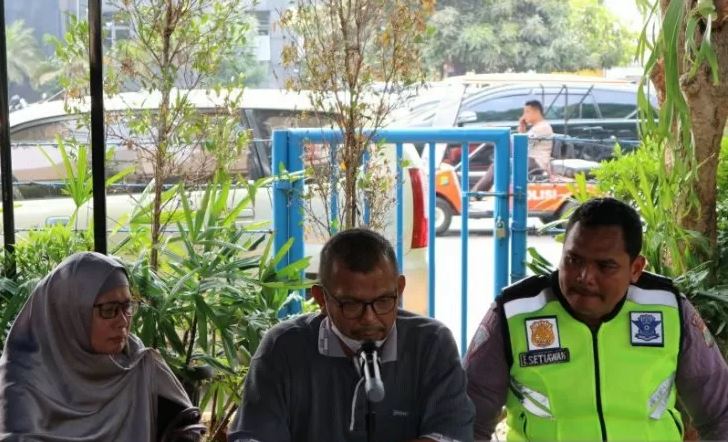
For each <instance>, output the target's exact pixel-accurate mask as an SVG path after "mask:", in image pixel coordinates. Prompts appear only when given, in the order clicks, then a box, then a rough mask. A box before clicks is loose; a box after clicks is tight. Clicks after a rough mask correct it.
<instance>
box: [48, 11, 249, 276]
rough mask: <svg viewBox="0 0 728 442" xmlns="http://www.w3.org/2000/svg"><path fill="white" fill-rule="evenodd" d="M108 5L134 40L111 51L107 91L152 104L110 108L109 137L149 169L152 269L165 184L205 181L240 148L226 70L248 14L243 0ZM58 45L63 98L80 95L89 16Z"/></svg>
mask: <svg viewBox="0 0 728 442" xmlns="http://www.w3.org/2000/svg"><path fill="white" fill-rule="evenodd" d="M109 6H110V7H111V8H113V9H115V10H116V11H117V12H116V14H115V19H117V20H120V21H123V22H125V23H126V24H128V26H129V28H130V34H131V37H130V38H129V39H127V40H122V41H119V42H117V44H116V45H115V46H114V47H112V48H107V51H106V56H105V60H104V62H105V68H106V71H105V85H104V88H105V92H106V93H107V94H109V95H115V94H117V93H119V92H122V91H125V90H140V91H144V92H147V93H148V94H149V100H150V101H152V100H153V101H155V102H157V104H158V107H157V108H155V109H151V108H148V109H139V107H145V106H143V103H134V104H132V103H129V110H128V111H126V112H122V113H121V114H117V115H107V122H108V131H109V133H108V135H110V136H113V137H115V138H116V139H117V140H119V144H121V145H123V146H125V147H126V148H128V149H132V150H134V151H135V152H137V153H138V158H139V159H140V160H141V162H142V163H143V164H145V165H148V166H149V168H150V169H151V174H149V175H147V174H145V172H144V171H143V170H140V171H138V175H139V177H140V178H141V179H146V180H150V181H151V183H152V186H153V192H152V195H153V197H152V204H151V210H150V218H151V229H150V263H151V266H152V268H154V269H156V268H158V266H159V251H158V245H159V243H160V241H161V238H162V236H161V235H162V232H163V231H164V228H165V226H166V224H167V223H168V222H169V218H168V217H165V210H166V209H169V208H170V207H169V204H170V201H171V200H170V199H165V198H164V196H163V193H164V190H165V185H166V184H167V183H169V182H170V181H171V180H179V179H182V180H192V181H203V180H207V179H209V177H210V176H212V174H213V173H214V171H215V169H216V168H217V167H218V166H219V167H222V166H226V165H228V164H230V163H232V161H233V160H234V159H236V158H237V157H238V156H239V155H240V153H241V152H242V149H243V147H244V146H245V145H246V142H247V137H246V134H245V133H242V132H240V131H238V130H236V128H237V123H238V119H239V111H238V108H239V106H238V103H239V100H240V97H241V95H242V89H241V88H242V83H243V79H244V74H242V73H239V74H237V75H231V72H230V71H229V67H230V66H235V64H234V59H235V58H236V57H238V56H239V55H240V53H241V48H244V47H245V44H246V35H247V33H248V30H249V28H250V24H251V21H250V19H249V17H248V16H247V15H246V11H245V8H243V7H242V5H241V2H240V1H239V0H112V1H110V2H109ZM57 47H58V49H59V50H58V53H59V57H58V58H59V60H60V61H61V63H62V65H63V66H64V69H65V75H64V77H63V78H62V80H61V85H62V86H63V87H64V89H65V92H66V96H67V97H69V98H81V97H84V96H85V95H86V94H87V89H86V87H87V85H88V72H89V70H88V66H87V62H86V61H84V60H85V58H87V56H86V54H87V52H86V51H87V47H88V25H87V23H85V22H76V23H75V25H74V26H73V28H72V30H71V32H69V34H68V35H67V36H66V37H65V41H64V42H59V43H57ZM194 89H206V90H207V91H208V95H209V96H210V99H211V101H212V102H214V103H215V109H213V110H206V111H201V110H200V109H198V108H197V107H196V106H195V104H194V103H193V102H192V95H191V93H192V91H193V90H194ZM140 104H142V106H140ZM134 107H136V108H137V109H133V108H134ZM116 119H123V121H124V126H125V128H124V129H123V130H121V131H117V132H116V133H114V130H115V129H114V128H115V127H118V126H117V125H115V124H114V123H115V120H116Z"/></svg>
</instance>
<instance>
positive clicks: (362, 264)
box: [319, 228, 399, 287]
mask: <svg viewBox="0 0 728 442" xmlns="http://www.w3.org/2000/svg"><path fill="white" fill-rule="evenodd" d="M382 258H386V259H387V260H388V261H389V262H390V263H391V264H392V268H393V269H394V272H395V274H398V273H399V271H398V267H397V255H396V254H395V253H394V248H393V247H392V244H390V242H389V241H387V239H386V238H384V237H383V236H382V235H380V234H379V233H377V232H374V231H372V230H369V229H363V228H356V229H349V230H344V231H342V232H339V233H337V234H336V235H334V236H332V237H331V239H329V240H328V241H327V242H326V244H325V245H324V248H323V249H322V250H321V259H320V261H319V282H320V283H321V285H323V286H324V287H329V284H330V283H331V280H330V278H331V271H332V269H333V267H334V263H339V264H340V265H343V266H345V267H346V268H347V269H349V270H350V271H352V272H358V273H369V272H371V271H372V270H374V268H375V267H376V266H377V264H379V263H380V262H381V260H382Z"/></svg>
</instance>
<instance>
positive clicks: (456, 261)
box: [435, 217, 561, 344]
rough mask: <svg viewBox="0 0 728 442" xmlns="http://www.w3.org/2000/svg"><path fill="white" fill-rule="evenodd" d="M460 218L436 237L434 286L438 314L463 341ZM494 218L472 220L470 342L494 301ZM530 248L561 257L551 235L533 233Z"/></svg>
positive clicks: (555, 259)
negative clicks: (448, 229)
mask: <svg viewBox="0 0 728 442" xmlns="http://www.w3.org/2000/svg"><path fill="white" fill-rule="evenodd" d="M460 222H461V221H460V218H459V217H458V218H455V219H454V220H453V224H452V227H451V231H450V232H448V234H447V235H445V236H441V237H438V238H437V241H436V244H435V247H436V249H435V251H436V256H437V260H436V266H437V278H436V282H435V286H436V287H437V289H436V290H437V291H436V295H435V296H436V301H435V317H436V318H437V319H439V320H441V321H443V322H444V323H445V324H447V325H448V326H449V327H450V329H451V330H452V331H453V335H454V336H455V340H456V341H458V344H459V343H460V324H461V319H460V305H461V302H460V301H461V295H460V293H461V291H460V281H461V268H462V267H461V265H462V263H461V259H460V254H461V247H460V230H459V229H460ZM492 224H493V223H492V221H491V220H470V228H469V229H468V230H469V231H470V235H469V250H468V252H469V253H468V255H469V257H468V261H469V262H468V273H469V277H468V293H469V296H468V318H467V324H468V337H467V340H468V342H469V341H470V338H471V337H472V334H473V333H474V332H475V328H476V327H477V325H478V323H479V322H480V320H481V319H482V317H483V315H484V314H485V312H486V311H487V310H488V307H489V306H490V304H491V303H492V302H493V299H494V293H493V289H492V286H493V277H492V276H493V270H492V269H493V236H492ZM539 225H540V224H539V221H538V220H535V219H533V220H529V226H530V227H534V228H535V227H538V226H539ZM527 246H528V247H532V246H533V247H536V248H537V249H538V251H539V252H540V253H541V254H542V255H544V256H545V257H546V258H547V259H549V260H550V261H551V262H552V263H553V264H554V265H557V264H558V260H559V258H560V256H561V244H560V243H558V242H556V240H555V239H554V238H553V237H552V236H549V235H536V234H532V235H529V237H528V243H527Z"/></svg>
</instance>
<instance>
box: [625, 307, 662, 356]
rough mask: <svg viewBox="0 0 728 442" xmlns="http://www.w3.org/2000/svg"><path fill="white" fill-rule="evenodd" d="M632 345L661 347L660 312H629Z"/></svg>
mask: <svg viewBox="0 0 728 442" xmlns="http://www.w3.org/2000/svg"><path fill="white" fill-rule="evenodd" d="M629 322H630V331H631V332H630V341H631V342H632V345H636V346H648V347H662V346H663V345H664V339H663V335H662V330H663V328H662V312H629Z"/></svg>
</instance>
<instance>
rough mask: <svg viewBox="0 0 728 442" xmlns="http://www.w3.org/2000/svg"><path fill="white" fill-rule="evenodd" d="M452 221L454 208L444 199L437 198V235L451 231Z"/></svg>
mask: <svg viewBox="0 0 728 442" xmlns="http://www.w3.org/2000/svg"><path fill="white" fill-rule="evenodd" d="M451 221H452V207H450V203H448V202H447V201H445V200H444V199H442V198H440V197H439V196H438V197H437V203H436V204H435V233H436V234H438V235H442V234H443V233H445V232H447V231H448V230H449V229H450V222H451Z"/></svg>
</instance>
